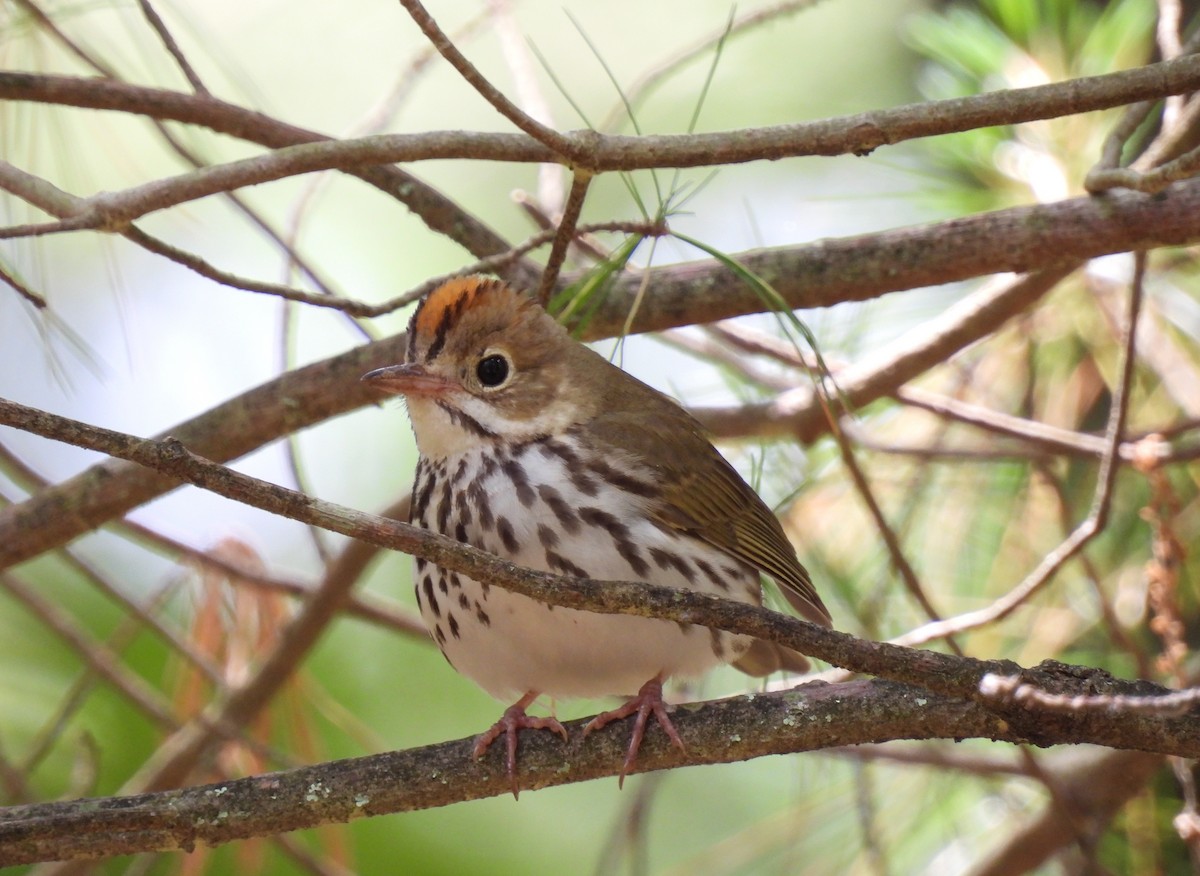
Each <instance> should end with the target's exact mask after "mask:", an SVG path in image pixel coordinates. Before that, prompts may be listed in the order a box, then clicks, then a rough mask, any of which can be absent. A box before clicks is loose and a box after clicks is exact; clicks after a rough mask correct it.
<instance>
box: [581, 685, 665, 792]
mask: <svg viewBox="0 0 1200 876" xmlns="http://www.w3.org/2000/svg"><path fill="white" fill-rule="evenodd" d="M634 714H636V715H637V717H636V718H635V719H634V722H633V734H632V735H631V736H630V737H629V749H628V750H627V751H626V753H625V762H624V763H622V764H621V772H620V775H619V776H618V778H617V787H618V788H623V787H625V776H626V775H627V774H628V773H629V771H630V770H631V769H632V768H633V765H634V763H635V762H636V761H637V755H638V749H639V748H641V746H642V737H643V736H644V735H645V733H646V722H647V721H648V720H649V719H650V716H651V715H654V719H655V720H656V721H657V722H658V726H659V727H662V729H663V732H664V733H666V734H667V736H668V737H670V739H671V742H672V743H674V744H675V746H676V747H677V748H678V749H679V750H680V751H687V748H686V746H684V744H683V740H682V739H680V738H679V733H678V732H677V731H676V730H675V725H674V724H672V723H671V718H670V717H669V716H668V715H667V704H666V703H665V702H664V701H663V695H662V680H661V679H658V678H652V679H650V681H648V682H646V683H645V684H643V685H642V689H641V690H639V691H638V693H637V696H635V697H634V698H633V699H631V700H629V701H628V702H627V703H625V704H624V705H623V706H620V707H619V708H616V709H613V710H612V711H611V712H602V713H600V714H599V715H597V716H596V717H594V718H592V720H591V721H589V722H588V725H587V726H586V727H584V728H583V735H584V736H587V735H588V734H589V733H591V732H592V731H593V730H599V729H600V728H601V727H605V726H607V725H608V724H611V723H612V722H613V721H619V720H621V719H622V718H628V717H629V716H630V715H634Z"/></svg>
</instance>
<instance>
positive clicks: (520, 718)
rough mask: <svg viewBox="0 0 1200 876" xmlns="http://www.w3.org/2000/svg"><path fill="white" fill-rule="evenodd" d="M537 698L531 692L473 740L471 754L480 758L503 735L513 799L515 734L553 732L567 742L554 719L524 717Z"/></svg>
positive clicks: (560, 725) (514, 787)
mask: <svg viewBox="0 0 1200 876" xmlns="http://www.w3.org/2000/svg"><path fill="white" fill-rule="evenodd" d="M537 698H538V692H537V691H535V690H531V691H529V692H528V693H526V694H525V696H523V697H521V698H520V699H519V700H517V701H516V702H515V703H513V704H512V705H511V706H509V707H508V708H507V709H505V710H504V714H503V715H501V716H500V720H499V721H497V722H496V723H495V724H493V725H492V726H491V727H490V728H489V729H488V730H486V731H484V732H483V733H481V734H480V735H479V736H478V737H476V739H475V748H474V749H473V750H472V752H471V756H472V757H474V758H480V757H482V756H483V753H484V752H485V751H487V750H488V746H489V745H491V744H492V743H493V742H495V741H496V740H497V739H499V738H500V734H504V737H505V742H507V743H508V760H507V764H508V778H509V781H511V782H512V792H513V797H514V798H516V797H517V734H518V733H519V732H520V731H522V730H553V731H554V732H555V733H557V734H558V735H559V736H561V737H562V738H563V741H564V742H566V741H567V730H566V728H565V727H563V725H562V724H560V723H558V721H557V720H555V719H554V718H535V717H533V716H531V715H526V714H525V710H526V709H527V708H529V705H530V704H531V703H532V702H533V701H534V700H536V699H537Z"/></svg>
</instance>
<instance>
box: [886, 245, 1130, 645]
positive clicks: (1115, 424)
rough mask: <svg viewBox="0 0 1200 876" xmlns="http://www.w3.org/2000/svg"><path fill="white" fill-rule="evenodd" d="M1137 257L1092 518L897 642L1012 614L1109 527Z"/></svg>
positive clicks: (917, 641) (1125, 403) (1125, 408)
mask: <svg viewBox="0 0 1200 876" xmlns="http://www.w3.org/2000/svg"><path fill="white" fill-rule="evenodd" d="M1134 259H1135V267H1134V278H1133V282H1132V283H1131V284H1130V285H1131V288H1130V294H1129V311H1128V317H1127V325H1126V327H1125V332H1126V337H1125V343H1124V346H1123V353H1122V360H1121V373H1120V377H1119V379H1118V382H1117V385H1116V386H1115V387H1114V388H1113V399H1112V408H1111V410H1110V411H1109V420H1108V429H1107V430H1106V436H1105V440H1106V443H1107V447H1106V450H1105V453H1104V456H1103V457H1101V460H1100V470H1099V472H1098V473H1097V476H1096V490H1095V493H1094V495H1093V498H1092V507H1091V510H1090V511H1089V512H1088V516H1087V518H1086V519H1085V520H1084V521H1083V522H1082V523H1080V524H1079V526H1077V527H1076V528H1075V530H1074V531H1073V532H1072V533H1071V534H1070V535H1069V536H1068V537H1067V538H1066V539H1065V540H1064V541H1063V542H1062V543H1061V544H1060V545H1059V546H1058V547H1057V548H1055V549H1054V550H1052V551H1050V553H1048V554H1047V555H1046V556H1045V557H1044V558H1043V560H1042V562H1041V563H1039V564H1038V566H1037V568H1036V569H1034V570H1033V571H1032V572H1030V573H1029V575H1028V576H1027V577H1026V578H1025V580H1023V581H1022V582H1021V583H1020V584H1018V585H1017V586H1016V587H1014V588H1013V589H1012V590H1010V591H1009V592H1008V593H1007V594H1005V595H1004V596H1003V597H1001V598H1000V599H997V600H996V601H995V602H993V603H992V604H991V605H989V606H987V607H986V608H982V609H979V610H978V611H973V612H968V613H966V614H961V615H958V616H957V617H952V618H949V619H948V620H944V621H941V622H939V623H932V624H925V625H924V626H921V627H918V628H917V629H915V630H912V631H911V632H908V633H906V634H905V635H903V636H900V637H899V638H898V639H896V642H897V643H900V644H905V645H909V646H914V647H915V646H917V645H921V644H924V643H925V642H930V641H933V640H934V639H937V638H940V637H941V636H943V635H950V634H954V633H963V632H966V631H967V630H973V629H977V628H979V627H981V626H985V625H988V624H993V623H996V622H997V621H999V620H1002V619H1003V618H1005V617H1008V615H1010V614H1011V613H1012V612H1014V611H1016V610H1017V609H1018V608H1019V607H1020V606H1022V605H1024V604H1025V603H1026V602H1027V601H1028V600H1029V599H1030V598H1031V597H1032V596H1033V595H1034V594H1035V593H1037V592H1038V591H1039V590H1041V589H1042V587H1044V586H1045V585H1046V584H1047V583H1049V582H1050V580H1051V579H1052V578H1053V577H1054V574H1055V573H1056V572H1057V571H1058V570H1059V569H1060V568H1062V566H1063V565H1064V564H1065V563H1066V562H1067V561H1068V560H1070V559H1071V558H1072V557H1073V556H1075V555H1076V554H1077V553H1079V551H1081V550H1083V548H1084V547H1085V546H1086V545H1087V543H1088V542H1090V541H1091V540H1092V539H1093V538H1095V537H1096V536H1097V535H1099V534H1100V533H1101V532H1103V531H1104V527H1105V525H1106V524H1107V521H1108V513H1109V508H1110V502H1111V500H1112V493H1113V485H1114V484H1115V482H1116V477H1117V470H1118V469H1119V468H1120V452H1119V451H1120V447H1121V440H1122V438H1123V436H1124V433H1125V421H1126V418H1127V417H1128V414H1129V394H1130V388H1131V386H1132V383H1133V371H1134V365H1135V363H1136V362H1137V348H1136V338H1137V322H1138V316H1139V315H1140V313H1141V304H1142V291H1143V290H1142V281H1143V278H1144V276H1145V267H1146V256H1145V254H1144V253H1137V254H1135V256H1134Z"/></svg>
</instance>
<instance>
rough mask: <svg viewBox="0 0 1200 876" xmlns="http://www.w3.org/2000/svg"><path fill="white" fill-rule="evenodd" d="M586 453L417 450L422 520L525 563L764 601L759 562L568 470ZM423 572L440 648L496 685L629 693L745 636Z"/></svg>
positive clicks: (721, 655) (702, 666)
mask: <svg viewBox="0 0 1200 876" xmlns="http://www.w3.org/2000/svg"><path fill="white" fill-rule="evenodd" d="M563 446H566V445H563ZM560 449H561V448H560ZM489 458H490V459H492V462H491V464H488V463H487V462H485V461H484V460H485V459H489ZM464 459H465V460H466V462H465V463H463V460H464ZM460 463H462V467H461V468H460ZM582 464H583V458H581V457H580V456H579V455H578V454H574V453H565V454H564V453H559V454H556V453H553V452H546V451H545V450H544V449H541V448H539V447H538V446H537V445H536V444H535V445H533V446H531V447H526V448H523V449H522V450H519V451H518V452H516V453H515V454H513V455H512V456H509V457H500V458H498V459H497V458H491V457H484V456H482V455H478V456H477V455H475V454H467V455H464V456H463V457H462V458H460V459H456V460H444V461H440V462H437V463H431V462H428V461H426V460H423V461H422V463H421V467H420V468H419V469H418V478H417V484H416V486H415V487H414V513H413V519H414V522H416V523H418V524H419V525H422V526H425V527H427V528H430V529H434V530H436V531H440V532H443V533H444V534H446V535H449V536H451V537H455V538H458V539H459V540H460V541H466V542H468V543H470V544H472V545H474V546H476V547H479V548H481V549H483V550H486V551H488V552H490V553H494V554H497V555H499V556H502V557H504V558H506V559H509V560H511V561H513V562H515V563H517V564H519V565H522V566H525V567H527V568H531V569H539V570H543V571H550V572H555V573H557V574H563V575H573V576H577V577H589V578H595V579H601V580H622V581H646V582H648V583H652V584H657V585H661V586H667V587H678V588H681V589H693V590H698V591H702V592H709V593H715V594H718V595H723V596H728V597H731V598H734V599H739V600H742V601H746V602H755V603H757V602H759V600H760V588H759V577H758V572H757V570H755V569H753V568H752V567H749V566H747V565H745V564H742V563H738V562H736V561H734V560H733V559H731V558H730V557H729V556H728V555H726V554H724V553H723V552H721V551H719V550H717V549H715V548H712V547H710V546H709V545H707V544H706V543H704V542H701V541H699V540H697V539H694V538H692V537H691V536H689V535H687V534H684V533H678V532H674V531H670V530H667V529H664V528H662V527H661V526H659V525H658V524H656V523H655V522H653V521H652V520H650V519H649V518H648V517H646V516H645V515H644V513H643V512H642V510H641V509H642V507H643V506H642V505H641V504H640V502H639V500H638V497H637V496H636V495H632V494H629V493H626V492H623V491H621V490H618V489H616V488H614V487H612V486H610V485H608V484H606V483H604V481H603V478H601V477H599V476H597V475H594V474H593V475H588V474H587V473H586V472H581V471H578V470H575V471H573V469H579V468H581V466H582ZM514 466H519V473H517V474H514V472H517V471H518V469H515V468H514ZM415 585H416V590H417V597H418V603H419V605H420V609H421V616H422V618H423V620H424V621H425V624H426V626H427V627H428V629H429V630H430V633H431V635H432V636H433V637H434V639H435V641H436V642H437V643H438V645H439V647H440V648H441V650H442V653H443V654H445V656H446V658H447V659H448V660H449V661H450V663H451V664H452V665H453V666H454V668H455V669H457V670H458V671H459V672H461V673H463V674H464V675H466V676H468V677H469V678H471V679H472V680H474V681H475V682H476V683H477V684H479V685H480V686H481V687H482V688H483V689H484V690H486V691H487V692H488V693H490V694H491V695H493V696H495V697H496V698H498V699H511V698H514V697H518V696H521V695H523V694H524V693H526V692H528V691H538V692H540V693H544V694H548V695H551V696H555V697H566V698H569V697H597V696H605V695H625V694H632V693H634V692H636V691H637V690H638V689H639V688H640V687H641V686H642V684H644V683H645V682H646V681H648V680H650V679H651V678H654V677H656V676H660V677H662V678H668V677H694V676H697V675H700V674H702V673H704V672H706V671H708V670H709V669H711V668H713V667H714V666H717V665H719V664H721V663H727V662H730V661H733V660H735V659H737V658H738V657H739V656H740V655H741V654H743V653H744V652H745V650H746V649H747V648H748V647H749V645H750V642H751V640H750V639H749V638H747V637H744V636H732V635H730V634H727V633H722V632H718V631H712V630H709V629H708V628H705V627H699V626H694V625H690V624H678V623H676V622H674V621H664V620H656V619H651V618H642V617H635V616H631V615H602V614H597V613H594V612H586V611H580V610H576V609H569V608H562V607H554V606H550V605H547V604H545V603H541V602H537V601H535V600H532V599H530V598H528V597H525V596H522V595H520V594H516V593H511V592H509V591H506V590H504V589H502V588H500V587H497V586H491V585H485V584H481V583H480V582H477V581H475V580H473V579H471V578H468V577H466V576H464V575H459V574H456V573H452V572H446V571H445V570H442V569H439V568H438V567H436V566H434V565H433V564H431V563H427V562H426V561H423V560H417V561H416V563H415Z"/></svg>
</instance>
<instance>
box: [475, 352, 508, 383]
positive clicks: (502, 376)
mask: <svg viewBox="0 0 1200 876" xmlns="http://www.w3.org/2000/svg"><path fill="white" fill-rule="evenodd" d="M475 376H476V377H478V378H479V382H480V383H482V384H483V385H484V386H489V387H496V386H499V385H500V384H502V383H503V382H504V381H505V380H507V379H508V360H507V359H505V358H504V357H503V356H500V355H497V354H493V355H491V356H484V357H483V358H482V359H480V360H479V364H478V365H476V366H475Z"/></svg>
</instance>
